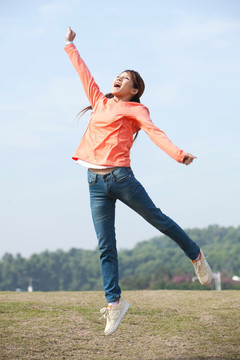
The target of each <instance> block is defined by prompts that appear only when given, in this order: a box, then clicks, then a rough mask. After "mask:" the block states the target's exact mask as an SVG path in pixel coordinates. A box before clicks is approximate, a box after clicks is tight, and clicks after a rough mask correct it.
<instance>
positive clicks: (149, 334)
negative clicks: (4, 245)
mask: <svg viewBox="0 0 240 360" xmlns="http://www.w3.org/2000/svg"><path fill="white" fill-rule="evenodd" d="M123 297H124V298H125V299H126V300H128V301H129V302H130V308H129V311H128V312H127V314H126V315H125V316H124V318H123V320H122V323H121V324H120V326H119V328H118V330H117V331H116V332H115V333H114V334H113V335H112V336H108V337H106V336H104V335H103V330H104V326H105V322H104V319H102V320H99V317H100V314H99V309H100V308H101V307H102V306H105V301H104V297H103V293H102V292H55V293H37V292H35V293H0V318H1V319H0V320H1V322H0V331H1V340H0V341H1V343H0V346H1V352H0V359H4V360H5V359H6V360H10V359H11V360H15V359H21V360H30V359H31V360H33V359H34V360H42V359H51V360H63V359H67V360H69V359H73V360H75V359H81V360H82V359H83V360H85V359H86V360H88V359H91V360H110V359H117V360H150V359H151V360H153V359H155V360H160V359H185V360H186V359H240V330H239V325H240V315H239V314H240V292H238V291H222V292H216V291H173V290H172V291H128V292H124V294H123Z"/></svg>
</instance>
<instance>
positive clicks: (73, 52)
mask: <svg viewBox="0 0 240 360" xmlns="http://www.w3.org/2000/svg"><path fill="white" fill-rule="evenodd" d="M75 37H76V33H75V32H74V31H73V30H72V29H71V28H70V27H69V28H68V31H67V34H66V37H65V39H66V41H67V42H69V41H73V40H74V39H75ZM64 49H65V51H66V53H67V54H68V56H69V58H70V60H71V62H72V64H73V66H74V67H75V69H76V70H77V72H78V75H79V77H80V80H81V82H82V85H83V89H84V91H85V93H86V95H87V98H88V100H89V102H90V104H91V106H92V107H94V105H95V104H96V102H97V101H98V100H99V99H100V98H102V97H104V95H103V93H102V92H101V91H100V90H99V87H98V85H97V84H96V82H95V80H94V78H93V76H92V75H91V73H90V71H89V69H88V67H87V65H86V64H85V62H84V61H83V59H82V58H81V57H80V55H79V52H78V50H77V48H76V47H75V45H74V44H67V45H66V46H65V48H64Z"/></svg>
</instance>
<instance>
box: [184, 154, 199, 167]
mask: <svg viewBox="0 0 240 360" xmlns="http://www.w3.org/2000/svg"><path fill="white" fill-rule="evenodd" d="M194 159H196V156H194V155H192V154H187V155H186V156H185V158H184V159H183V164H184V165H189V164H191V163H192V162H193V160H194Z"/></svg>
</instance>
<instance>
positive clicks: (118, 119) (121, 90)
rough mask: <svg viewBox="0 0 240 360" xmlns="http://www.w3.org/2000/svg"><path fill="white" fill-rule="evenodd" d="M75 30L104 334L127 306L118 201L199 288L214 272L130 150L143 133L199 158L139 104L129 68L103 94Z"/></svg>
mask: <svg viewBox="0 0 240 360" xmlns="http://www.w3.org/2000/svg"><path fill="white" fill-rule="evenodd" d="M75 36H76V34H75V32H74V31H73V30H72V29H71V28H70V27H69V28H68V32H67V35H66V46H65V51H66V52H67V54H68V56H69V58H70V60H71V62H72V64H73V66H74V67H75V69H76V71H77V72H78V75H79V77H80V79H81V82H82V85H83V88H84V91H85V93H86V96H87V98H88V100H89V102H90V104H91V106H89V107H87V108H85V109H83V112H85V111H86V110H88V109H92V113H91V118H90V121H89V124H88V127H87V130H86V132H85V134H84V136H83V138H82V140H81V142H80V144H79V146H78V148H77V149H76V151H75V153H74V155H73V159H74V160H75V161H76V162H77V163H79V164H81V165H83V166H85V167H87V168H88V183H89V192H90V205H91V212H92V218H93V223H94V227H95V231H96V235H97V238H98V248H99V251H100V262H101V271H102V279H103V288H104V291H105V297H106V300H107V303H108V306H107V307H105V308H103V309H101V310H100V311H101V312H102V313H103V314H104V315H103V316H104V317H105V318H106V320H107V322H106V328H105V331H104V333H105V335H111V334H112V333H113V332H114V331H115V330H116V329H117V327H118V325H119V323H120V321H121V319H122V317H123V316H124V314H125V313H126V311H127V309H128V307H129V304H128V302H127V301H125V300H123V299H122V298H121V289H120V287H119V284H118V281H119V279H118V254H117V247H116V236H115V227H114V222H115V205H116V200H120V201H122V202H123V203H124V204H126V205H128V206H129V207H130V208H132V209H133V210H134V211H136V212H137V213H138V214H139V215H141V216H142V217H143V218H144V219H145V220H147V221H148V222H149V223H150V224H151V225H153V226H154V227H155V228H156V229H158V230H159V231H160V232H161V233H163V234H165V235H167V236H168V237H170V238H171V239H172V240H173V241H175V242H176V243H177V244H178V245H179V246H180V248H181V249H182V250H183V251H184V253H185V254H186V256H188V258H189V259H190V260H191V261H192V264H193V266H194V268H195V272H196V275H197V276H198V279H199V281H200V283H201V284H203V285H207V284H209V283H210V282H211V280H212V272H211V269H210V267H209V265H208V263H207V261H206V258H205V256H204V254H203V252H202V250H201V249H200V248H199V247H198V245H197V244H196V243H195V242H194V241H192V240H191V239H190V238H189V236H188V235H187V234H186V233H185V232H184V231H183V230H182V229H181V227H180V226H178V225H177V224H176V223H175V222H174V221H173V220H172V219H170V218H169V217H168V216H166V215H164V214H163V213H162V212H161V210H160V209H159V208H157V207H156V206H155V204H154V203H153V202H152V200H151V199H150V197H149V196H148V194H147V192H146V191H145V189H144V188H143V186H142V185H141V184H140V183H139V182H138V181H137V180H136V178H135V177H134V174H133V171H132V169H131V167H130V149H131V147H132V145H133V138H134V136H135V135H136V134H137V133H138V131H139V130H141V129H142V130H143V131H145V132H146V133H147V134H148V136H149V137H150V139H151V140H152V141H153V142H154V143H155V144H156V145H157V146H159V147H160V148H161V149H162V150H163V151H165V152H166V153H167V154H168V155H170V156H171V157H172V158H173V159H175V160H176V161H178V162H179V163H182V164H184V165H189V164H191V163H192V161H193V160H194V159H195V157H194V156H193V155H192V154H189V153H186V152H184V151H183V150H181V149H179V148H178V147H177V146H175V145H174V144H173V143H172V142H171V141H170V140H169V139H168V137H167V136H166V134H165V133H164V132H163V131H161V130H160V129H158V128H157V127H156V126H155V125H154V124H153V123H152V121H151V119H150V117H149V110H148V109H147V108H146V107H145V106H144V105H142V104H141V103H140V97H141V96H142V94H143V92H144V88H145V85H144V82H143V80H142V78H141V76H140V75H139V73H138V72H136V71H133V70H125V71H123V72H122V73H121V74H120V75H118V76H117V77H116V79H115V80H114V81H113V85H112V90H111V93H109V94H107V95H104V94H103V93H102V92H101V91H100V90H99V87H98V85H97V84H96V82H95V80H94V78H93V77H92V75H91V73H90V71H89V70H88V68H87V66H86V64H85V63H84V61H83V60H82V58H81V57H80V55H79V53H78V50H77V49H76V47H75V45H74V44H73V40H74V38H75Z"/></svg>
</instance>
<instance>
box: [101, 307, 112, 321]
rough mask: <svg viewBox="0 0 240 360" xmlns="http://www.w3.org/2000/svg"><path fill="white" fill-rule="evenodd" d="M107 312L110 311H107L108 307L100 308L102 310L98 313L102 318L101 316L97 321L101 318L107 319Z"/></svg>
mask: <svg viewBox="0 0 240 360" xmlns="http://www.w3.org/2000/svg"><path fill="white" fill-rule="evenodd" d="M109 310H110V309H109V308H108V307H104V308H102V309H101V310H100V313H101V314H103V316H101V317H100V318H99V320H101V319H102V318H106V317H108V315H109Z"/></svg>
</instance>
